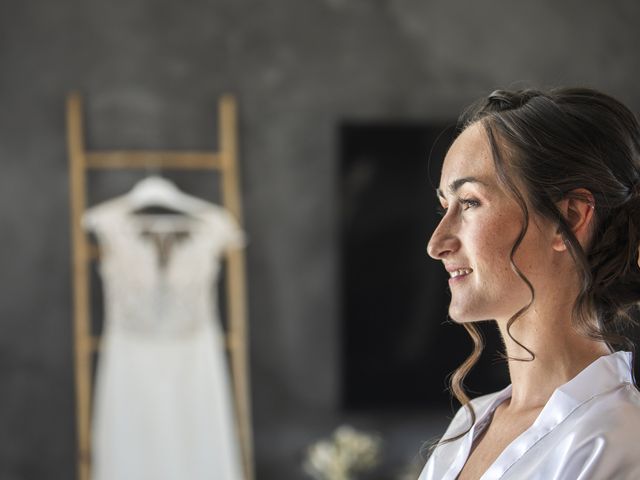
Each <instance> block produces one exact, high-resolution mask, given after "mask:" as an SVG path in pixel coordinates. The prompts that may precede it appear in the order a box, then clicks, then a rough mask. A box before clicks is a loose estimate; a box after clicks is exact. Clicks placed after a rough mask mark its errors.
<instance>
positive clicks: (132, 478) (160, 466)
mask: <svg viewBox="0 0 640 480" xmlns="http://www.w3.org/2000/svg"><path fill="white" fill-rule="evenodd" d="M204 203H206V202H203V204H204ZM206 205H208V208H206V209H204V210H203V211H201V212H198V214H197V215H189V216H187V215H184V216H183V215H180V216H177V215H175V216H168V215H160V214H156V215H144V216H143V215H139V214H134V213H132V209H131V205H129V200H128V198H127V196H126V195H125V196H122V197H118V198H116V199H113V200H110V201H108V202H105V203H103V204H100V205H98V206H96V207H93V208H92V209H90V210H88V211H87V212H86V214H85V217H84V219H83V221H84V225H85V227H86V228H87V229H90V230H92V231H93V232H94V233H95V234H96V237H97V239H98V241H99V244H100V246H101V253H102V255H101V263H100V265H99V272H100V275H101V277H102V283H103V288H104V304H105V305H104V308H105V320H104V328H103V334H102V343H101V350H100V353H99V355H98V363H97V370H96V381H95V390H94V403H93V406H94V408H93V426H92V441H93V446H92V452H93V457H92V480H147V479H148V480H187V479H188V480H200V479H202V480H204V479H207V480H212V479H216V480H240V479H241V478H242V472H241V462H240V452H239V446H238V442H237V439H236V431H235V421H234V419H235V416H234V414H233V407H232V398H231V389H230V381H229V375H228V372H227V362H226V356H225V347H224V337H223V335H222V332H221V326H220V325H219V321H218V314H217V298H216V296H217V295H216V292H217V288H216V280H217V277H218V273H219V260H220V255H221V253H222V252H223V251H224V250H225V249H227V248H230V247H239V246H241V245H242V244H243V236H242V233H241V232H240V231H239V229H238V227H237V225H236V223H235V222H234V220H233V218H232V217H231V215H230V214H229V213H228V212H227V211H226V210H224V209H222V208H220V207H218V206H216V205H213V204H209V203H206Z"/></svg>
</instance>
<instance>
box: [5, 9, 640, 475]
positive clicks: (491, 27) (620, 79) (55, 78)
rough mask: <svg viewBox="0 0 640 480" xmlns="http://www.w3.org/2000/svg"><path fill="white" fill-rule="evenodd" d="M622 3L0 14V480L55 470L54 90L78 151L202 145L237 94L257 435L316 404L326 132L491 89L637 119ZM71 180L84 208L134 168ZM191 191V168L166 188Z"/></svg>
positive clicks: (443, 115) (331, 187)
mask: <svg viewBox="0 0 640 480" xmlns="http://www.w3.org/2000/svg"><path fill="white" fill-rule="evenodd" d="M639 14H640V6H639V5H638V4H637V3H636V2H633V1H631V0H629V1H612V2H589V3H585V2H578V1H574V0H571V1H567V2H554V1H551V0H544V1H538V2H526V3H522V2H511V1H508V0H492V1H487V2H455V1H453V2H452V1H444V0H434V1H429V2H427V1H424V0H386V1H385V0H307V1H300V0H271V1H269V2H265V1H253V2H249V1H243V0H234V1H231V0H225V1H223V0H219V1H214V0H210V1H204V0H194V1H190V2H176V1H169V0H157V1H151V0H127V1H124V0H116V1H110V2H98V1H95V0H90V1H80V0H60V1H57V2H51V1H45V0H30V1H28V2H24V1H23V2H20V1H18V0H2V2H0V60H1V62H0V105H1V108H0V159H1V161H2V171H1V174H0V210H1V212H0V219H1V220H0V222H1V225H2V229H1V231H0V247H1V248H0V252H1V253H0V255H2V262H1V265H2V268H1V269H0V287H1V288H2V290H1V292H2V293H1V297H0V300H1V301H0V381H1V383H0V385H1V392H2V393H1V396H0V425H1V426H2V428H0V479H2V480H5V479H7V480H12V479H18V478H20V479H42V478H61V479H69V478H72V474H73V468H74V457H73V456H74V443H73V442H74V430H73V428H74V427H73V383H72V382H73V378H72V353H71V352H72V345H71V330H70V325H71V323H70V307H71V304H70V288H69V285H70V278H69V234H68V230H69V225H68V182H67V156H66V149H65V127H64V121H63V120H64V98H65V95H66V93H67V92H68V91H69V90H71V89H79V90H80V91H82V92H83V93H84V95H85V98H86V103H87V105H86V112H87V123H88V125H87V128H88V131H87V136H88V139H87V143H88V146H89V147H90V148H110V147H141V148H144V147H151V148H163V147H167V148H214V147H215V145H216V138H215V132H216V125H215V117H214V114H215V107H216V99H217V97H218V96H219V95H220V94H221V93H223V92H232V93H235V94H236V95H237V96H238V98H239V102H240V121H241V125H240V134H241V167H242V175H243V190H244V193H243V200H244V205H245V215H246V228H247V231H248V233H249V236H250V239H251V245H250V247H249V249H248V273H249V279H250V284H249V289H250V313H251V332H252V343H251V354H252V365H253V379H254V384H253V390H254V397H255V400H254V403H255V410H256V422H257V425H258V428H259V427H260V423H261V422H263V421H264V422H266V421H267V420H268V419H270V420H274V419H275V420H276V421H277V419H278V416H279V415H284V414H285V413H283V412H286V411H288V410H290V409H291V408H293V407H298V408H299V409H309V410H310V411H311V410H313V411H323V410H330V409H331V407H332V406H333V405H334V404H335V401H336V398H337V386H338V383H339V382H338V372H337V364H338V358H337V351H338V349H337V344H336V333H337V331H338V329H337V318H336V313H337V311H338V308H337V294H336V292H335V290H334V285H335V283H336V281H337V278H336V276H337V264H336V262H337V251H336V233H337V232H336V224H335V211H336V208H337V205H336V203H335V194H336V186H335V183H334V180H335V174H336V160H337V156H336V153H337V138H336V132H337V125H338V123H339V122H340V121H341V120H343V119H346V118H349V119H361V120H366V119H372V120H373V119H380V118H385V119H389V118H398V119H404V120H407V119H426V120H429V119H434V120H438V119H448V118H451V117H452V116H455V115H456V114H457V112H458V111H459V110H460V108H461V107H462V106H463V105H465V104H467V103H468V102H469V101H470V100H472V99H474V98H475V97H477V96H478V95H480V94H482V93H485V92H487V91H489V90H492V89H493V88H495V87H498V86H514V85H520V84H521V83H522V82H526V83H533V84H537V85H553V84H574V83H579V84H586V85H590V86H595V87H599V88H602V89H604V90H606V91H608V92H610V93H612V94H615V95H617V96H619V97H620V98H621V99H622V100H624V101H626V102H627V103H628V104H629V105H631V106H632V107H633V108H635V109H636V111H638V110H640V89H638V87H637V83H638V78H640V75H639V74H640V68H639V65H638V60H637V58H638V55H637V51H636V50H637V45H639V44H640V30H639V29H638V28H637V25H636V24H637V19H638V18H639ZM107 176H108V177H109V178H106V177H105V176H99V177H92V183H91V185H92V191H96V192H97V193H96V194H95V195H94V196H93V197H92V198H93V199H94V200H97V199H98V198H99V197H101V196H104V197H106V196H108V195H115V194H118V193H121V192H123V191H125V190H127V189H128V188H129V187H130V186H131V185H132V182H133V181H134V177H133V176H131V175H126V174H107ZM177 178H178V179H179V180H180V182H181V183H180V184H181V185H183V186H189V187H190V189H192V190H193V191H194V192H200V193H201V194H203V195H204V194H206V191H207V182H210V181H212V179H211V178H209V177H206V178H193V177H192V176H191V177H190V176H179V177H177Z"/></svg>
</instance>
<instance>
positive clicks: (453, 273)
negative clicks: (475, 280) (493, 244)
mask: <svg viewBox="0 0 640 480" xmlns="http://www.w3.org/2000/svg"><path fill="white" fill-rule="evenodd" d="M471 272H473V270H472V269H471V268H459V269H458V270H452V271H451V272H449V276H450V277H451V278H458V277H464V276H466V275H469V274H470V273H471Z"/></svg>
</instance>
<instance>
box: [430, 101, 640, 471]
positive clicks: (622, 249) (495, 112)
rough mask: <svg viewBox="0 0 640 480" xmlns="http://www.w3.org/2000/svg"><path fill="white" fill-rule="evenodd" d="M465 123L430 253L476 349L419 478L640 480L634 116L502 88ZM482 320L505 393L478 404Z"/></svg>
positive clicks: (447, 166)
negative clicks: (472, 383) (495, 335)
mask: <svg viewBox="0 0 640 480" xmlns="http://www.w3.org/2000/svg"><path fill="white" fill-rule="evenodd" d="M461 125H462V131H461V133H460V135H459V136H458V137H457V139H456V140H455V142H454V143H453V144H452V146H451V148H450V149H449V151H448V153H447V155H446V158H445V160H444V164H443V167H442V174H441V178H440V186H439V188H438V189H437V195H438V197H439V200H440V203H441V205H442V208H443V217H442V220H441V221H440V224H439V225H438V227H437V228H436V230H435V231H434V233H433V236H432V237H431V239H430V241H429V245H428V252H429V255H430V256H431V257H433V258H434V259H437V260H441V261H442V262H443V264H444V267H445V268H446V270H447V271H448V272H449V273H450V279H449V286H450V289H451V305H450V307H449V316H450V317H451V318H452V319H453V320H454V321H456V322H457V323H460V324H462V325H463V326H464V327H465V328H466V329H467V330H468V331H469V333H470V334H471V336H472V338H473V340H474V343H475V349H474V352H473V353H472V355H471V356H470V357H469V359H467V361H466V362H465V363H464V364H463V365H462V366H461V367H460V368H459V369H458V370H457V371H456V372H455V373H454V375H453V377H452V390H453V393H454V395H455V396H456V397H457V399H458V400H459V401H460V402H461V403H462V404H463V408H461V409H460V410H459V411H458V412H457V414H456V415H455V417H454V419H453V420H452V422H451V424H450V425H449V428H448V429H447V431H446V433H445V435H444V437H443V438H442V439H441V440H440V442H439V443H438V445H437V446H435V448H434V450H433V453H432V455H431V457H430V458H429V461H428V462H427V465H426V466H425V468H424V470H423V472H422V475H421V476H420V480H435V479H437V480H444V479H460V480H467V479H479V478H482V479H483V480H488V479H498V478H500V479H505V480H506V479H514V480H515V479H517V480H531V479H540V480H558V479H566V480H576V479H581V480H582V479H640V442H638V440H640V393H639V392H638V390H637V389H636V387H635V382H634V379H633V375H632V370H631V364H632V354H631V352H630V351H632V350H633V348H632V344H631V342H630V341H628V340H627V339H626V338H625V337H624V336H622V335H621V334H619V332H620V329H621V328H622V327H624V326H625V323H627V322H630V321H631V320H630V316H629V313H631V312H632V309H634V308H635V305H636V303H637V302H638V301H639V300H640V266H639V263H638V262H639V261H638V247H639V245H640V130H639V127H638V123H637V121H636V119H635V118H634V116H633V114H632V113H631V112H630V111H629V110H628V109H627V108H626V107H625V106H624V105H622V104H621V103H620V102H618V101H616V100H615V99H613V98H611V97H609V96H607V95H605V94H602V93H600V92H597V91H594V90H589V89H566V88H565V89H556V90H551V91H547V92H543V91H534V90H525V91H517V92H507V91H496V92H494V93H492V94H491V95H489V97H488V98H487V99H484V100H482V101H481V102H479V103H478V104H476V105H475V106H474V107H472V108H471V109H470V110H469V111H468V112H467V113H466V114H465V115H464V116H463V119H462V121H461ZM482 320H493V321H495V323H496V325H497V327H498V328H499V330H500V332H501V335H502V338H503V341H504V345H505V350H506V358H507V359H508V366H509V374H510V377H511V385H509V386H508V387H507V388H506V389H504V390H502V391H500V392H497V393H493V394H490V395H485V396H483V397H479V398H476V399H474V400H471V401H469V399H468V397H467V396H466V394H465V393H464V390H463V389H462V380H463V379H464V376H465V374H466V373H467V372H468V371H469V369H470V368H471V367H472V365H473V364H474V363H475V361H476V360H477V358H478V356H479V355H480V352H481V349H482V342H481V337H480V336H479V334H478V331H477V329H476V327H474V322H477V321H482ZM617 350H620V351H617ZM624 350H627V351H624Z"/></svg>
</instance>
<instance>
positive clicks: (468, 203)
mask: <svg viewBox="0 0 640 480" xmlns="http://www.w3.org/2000/svg"><path fill="white" fill-rule="evenodd" d="M458 202H459V203H460V205H462V210H469V209H470V208H476V207H479V206H480V202H479V201H477V200H475V199H473V198H461V199H459V200H458Z"/></svg>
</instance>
